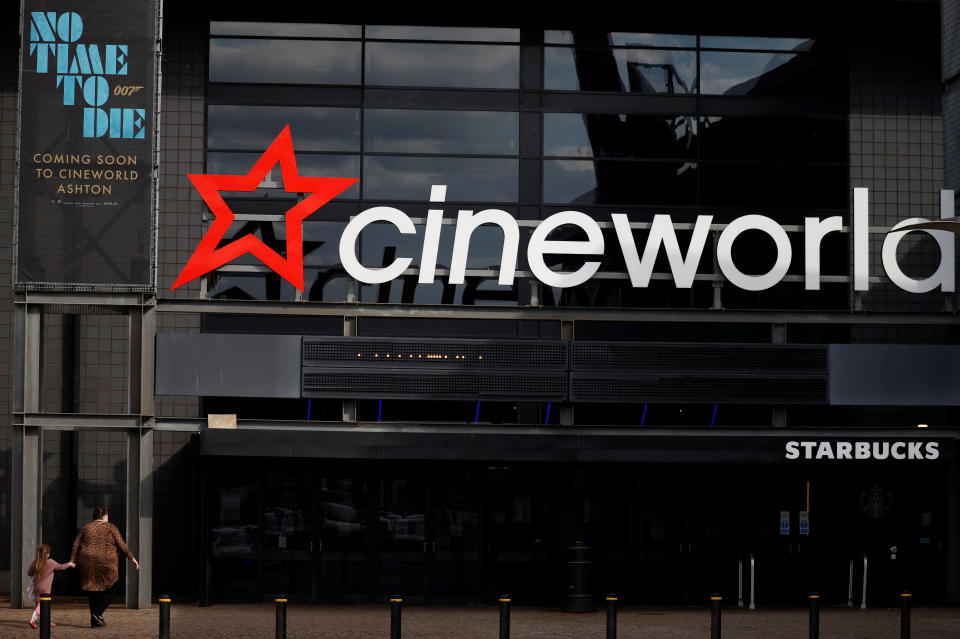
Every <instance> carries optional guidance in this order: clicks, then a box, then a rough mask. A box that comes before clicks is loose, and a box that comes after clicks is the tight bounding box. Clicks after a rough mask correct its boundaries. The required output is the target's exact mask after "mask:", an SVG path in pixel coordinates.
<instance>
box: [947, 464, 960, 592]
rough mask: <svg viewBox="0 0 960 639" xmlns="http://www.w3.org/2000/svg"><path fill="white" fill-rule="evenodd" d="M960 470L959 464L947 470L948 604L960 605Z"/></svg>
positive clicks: (952, 465)
mask: <svg viewBox="0 0 960 639" xmlns="http://www.w3.org/2000/svg"><path fill="white" fill-rule="evenodd" d="M957 504H960V470H958V468H957V464H955V463H954V464H950V468H948V469H947V503H946V504H945V506H946V511H947V532H946V535H945V536H944V538H945V539H946V542H947V603H948V604H951V605H956V604H958V603H960V510H958V508H957Z"/></svg>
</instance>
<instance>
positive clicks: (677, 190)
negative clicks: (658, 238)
mask: <svg viewBox="0 0 960 639" xmlns="http://www.w3.org/2000/svg"><path fill="white" fill-rule="evenodd" d="M696 173H697V165H696V163H693V162H631V161H623V160H619V161H618V160H601V161H589V160H545V161H544V163H543V199H544V201H546V202H555V203H569V204H581V203H582V204H650V205H665V204H695V203H696V192H697V189H696V186H697V181H696Z"/></svg>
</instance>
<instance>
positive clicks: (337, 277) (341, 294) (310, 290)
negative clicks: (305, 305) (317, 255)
mask: <svg viewBox="0 0 960 639" xmlns="http://www.w3.org/2000/svg"><path fill="white" fill-rule="evenodd" d="M303 282H304V290H303V299H305V300H310V301H311V302H346V301H347V293H348V290H349V285H350V278H349V276H348V275H347V272H346V271H345V270H343V268H342V267H334V268H329V269H315V268H309V267H304V269H303Z"/></svg>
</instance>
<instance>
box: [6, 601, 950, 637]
mask: <svg viewBox="0 0 960 639" xmlns="http://www.w3.org/2000/svg"><path fill="white" fill-rule="evenodd" d="M498 614H499V613H498V609H497V608H496V607H495V606H471V607H453V606H449V607H448V606H432V607H425V606H407V607H405V608H404V610H403V636H404V637H410V638H411V639H413V638H416V639H440V638H443V639H451V638H454V637H465V638H470V639H487V638H489V639H496V637H497V636H498ZM808 614H809V613H808V612H807V611H806V610H804V609H799V608H797V609H790V610H784V609H771V610H763V609H761V610H753V611H748V610H739V609H735V608H732V609H725V610H724V611H723V634H724V636H727V637H735V638H736V639H771V638H774V637H776V638H777V639H806V638H807V637H808V629H807V620H808ZM157 615H158V610H157V608H156V607H154V608H153V609H151V610H123V609H117V608H110V609H108V610H107V613H106V614H105V615H104V618H105V620H106V622H107V626H106V627H104V628H97V629H91V628H90V622H89V615H88V612H87V610H86V607H85V606H82V605H78V604H72V605H67V606H64V607H60V608H56V609H55V610H54V611H53V620H54V622H56V623H57V624H58V625H57V627H56V628H54V629H53V630H52V631H51V637H97V638H98V639H121V638H122V639H128V638H130V637H156V636H157ZM29 617H30V611H29V610H11V609H10V608H3V609H0V634H2V635H3V636H4V637H9V638H11V639H16V638H18V637H35V636H37V632H36V631H35V630H31V629H30V628H29V627H28V626H27V619H29ZM274 619H275V617H274V608H273V606H272V605H269V604H259V605H219V606H213V607H211V608H199V607H197V606H195V605H188V604H183V605H176V604H175V605H174V606H173V609H172V612H171V619H170V627H171V637H172V638H174V639H177V638H181V637H205V638H207V639H219V638H224V639H226V638H228V637H229V638H231V639H268V638H270V637H273V636H274V629H275V627H274V623H275V622H274ZM605 627H606V626H605V615H604V613H603V612H597V613H592V614H567V613H562V612H559V611H556V610H543V609H533V608H523V607H517V608H515V609H514V610H513V612H512V614H511V634H510V636H511V637H513V638H514V639H567V638H569V639H583V638H584V637H603V636H604V632H605ZM618 631H619V632H618V635H619V636H620V637H631V638H632V639H654V638H657V639H689V638H690V637H706V636H708V634H709V632H710V613H709V611H708V610H707V609H706V607H704V608H676V609H656V608H625V609H623V610H621V611H620V614H619V616H618ZM912 631H913V632H912V634H911V637H912V638H913V639H944V638H945V637H956V636H960V610H958V609H957V608H917V609H915V610H914V611H913V616H912ZM389 636H390V609H389V607H388V606H386V605H362V606H343V605H341V606H334V605H331V606H296V605H294V606H291V607H290V608H289V610H288V613H287V637H288V638H289V639H302V638H306V637H322V638H323V639H366V638H368V637H369V638H371V639H375V638H383V639H386V638H387V637H389ZM899 636H900V613H899V611H898V610H891V609H871V610H863V611H862V610H855V609H848V608H839V607H838V608H826V609H824V610H823V612H822V614H821V618H820V637H821V638H822V639H867V638H869V639H895V638H896V637H899Z"/></svg>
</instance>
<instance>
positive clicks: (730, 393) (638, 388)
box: [570, 373, 827, 404]
mask: <svg viewBox="0 0 960 639" xmlns="http://www.w3.org/2000/svg"><path fill="white" fill-rule="evenodd" d="M570 400H571V401H574V402H665V403H683V402H691V403H721V404H724V403H725V404H775V403H782V404H825V403H826V402H827V380H826V378H822V377H769V376H763V377H760V376H747V375H730V376H727V377H689V376H673V377H670V376H655V375H633V376H629V375H622V376H614V375H589V374H585V373H574V374H573V376H572V379H571V388H570Z"/></svg>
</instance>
